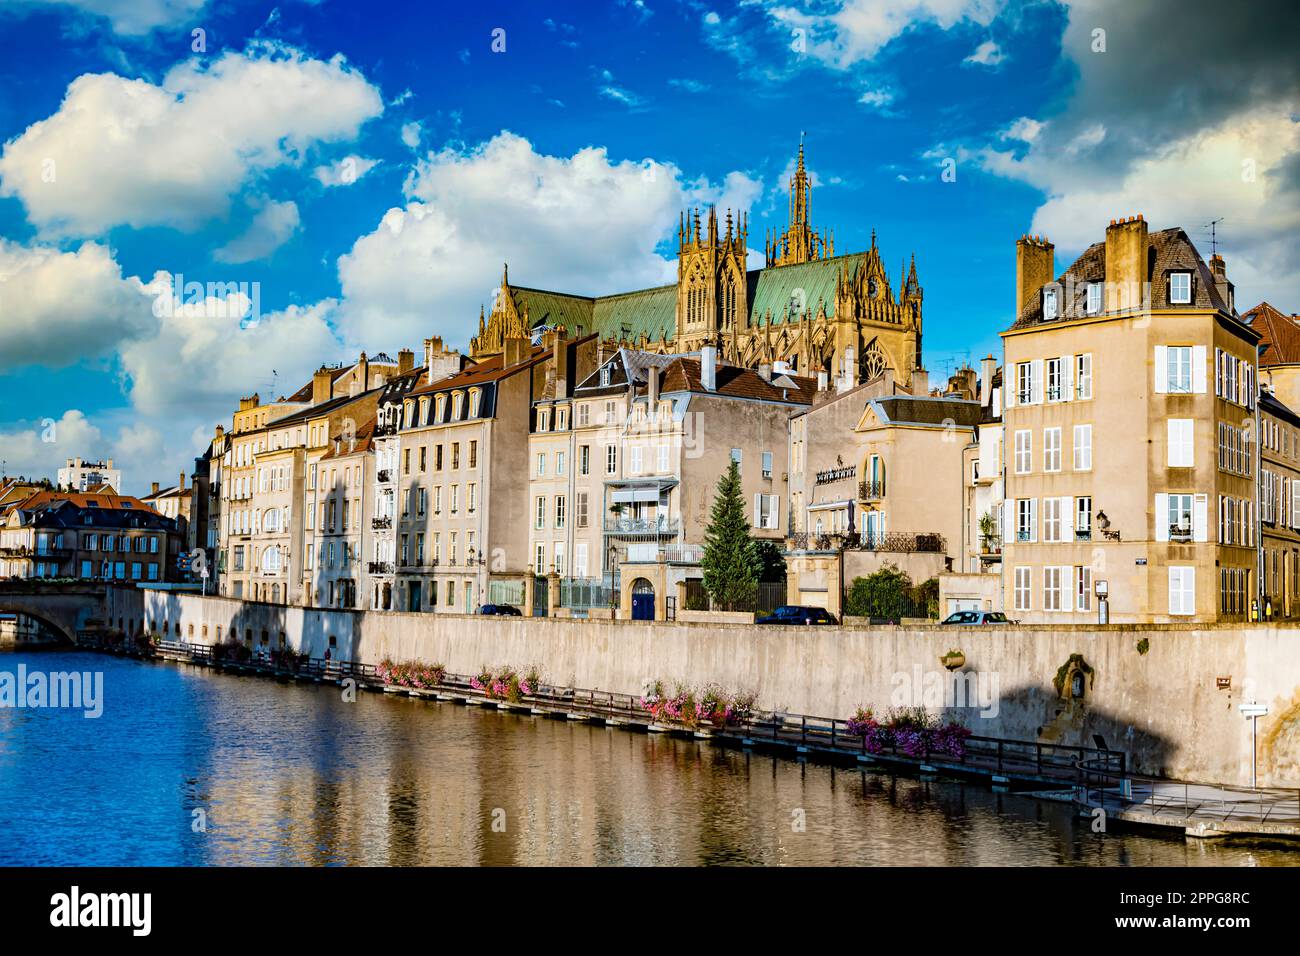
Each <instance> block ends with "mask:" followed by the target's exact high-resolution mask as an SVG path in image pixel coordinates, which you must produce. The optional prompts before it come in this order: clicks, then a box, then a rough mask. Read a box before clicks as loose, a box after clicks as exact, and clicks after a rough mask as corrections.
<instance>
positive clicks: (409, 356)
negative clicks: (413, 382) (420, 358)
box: [397, 349, 415, 375]
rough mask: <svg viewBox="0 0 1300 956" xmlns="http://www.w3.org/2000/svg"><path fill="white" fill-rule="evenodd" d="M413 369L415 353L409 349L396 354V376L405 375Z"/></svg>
mask: <svg viewBox="0 0 1300 956" xmlns="http://www.w3.org/2000/svg"><path fill="white" fill-rule="evenodd" d="M414 368H415V353H414V352H412V351H411V350H410V349H402V351H400V352H398V353H397V374H398V375H405V374H406V373H407V372H409V371H411V370H412V369H414Z"/></svg>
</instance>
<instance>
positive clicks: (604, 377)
mask: <svg viewBox="0 0 1300 956" xmlns="http://www.w3.org/2000/svg"><path fill="white" fill-rule="evenodd" d="M611 371H612V370H611V369H610V367H609V366H608V365H606V366H604V367H603V368H602V369H601V370H600V384H601V385H608V384H609V378H610V373H611Z"/></svg>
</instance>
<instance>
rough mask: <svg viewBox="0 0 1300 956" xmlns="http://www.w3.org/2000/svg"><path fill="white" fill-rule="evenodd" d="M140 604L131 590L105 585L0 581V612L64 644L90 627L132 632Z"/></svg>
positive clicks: (138, 626)
mask: <svg viewBox="0 0 1300 956" xmlns="http://www.w3.org/2000/svg"><path fill="white" fill-rule="evenodd" d="M143 609H144V602H143V600H142V595H141V593H140V592H139V591H137V590H135V589H134V588H119V587H113V586H111V585H108V584H94V583H89V582H88V583H85V584H80V583H77V584H68V583H58V584H53V583H44V582H39V581H30V580H28V581H0V611H8V612H11V613H14V614H22V615H26V616H27V617H30V618H32V619H34V620H36V621H39V622H40V623H42V624H44V625H45V626H46V627H48V628H49V629H50V630H51V631H53V632H54V633H55V634H57V635H58V636H59V638H60V639H61V640H62V641H63V642H65V643H68V644H74V643H76V640H77V635H78V634H80V633H81V632H83V631H85V630H87V629H89V628H94V627H102V628H106V629H108V630H120V631H122V632H124V633H128V634H129V633H136V632H138V631H139V630H140V629H141V627H142V625H143Z"/></svg>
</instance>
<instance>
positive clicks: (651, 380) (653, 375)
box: [646, 365, 659, 415]
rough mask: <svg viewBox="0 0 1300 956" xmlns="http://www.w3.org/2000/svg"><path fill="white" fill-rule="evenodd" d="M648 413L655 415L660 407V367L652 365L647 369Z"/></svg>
mask: <svg viewBox="0 0 1300 956" xmlns="http://www.w3.org/2000/svg"><path fill="white" fill-rule="evenodd" d="M646 377H647V383H648V384H647V385H646V403H647V407H646V411H647V412H648V413H649V414H650V415H653V414H654V413H655V409H657V408H658V407H659V366H658V365H651V366H650V367H649V368H647V369H646Z"/></svg>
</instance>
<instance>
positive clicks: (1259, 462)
mask: <svg viewBox="0 0 1300 956" xmlns="http://www.w3.org/2000/svg"><path fill="white" fill-rule="evenodd" d="M1254 379H1255V380H1254V382H1253V383H1252V385H1251V390H1252V391H1253V392H1254V393H1255V394H1254V396H1253V398H1254V405H1255V426H1254V427H1255V454H1254V456H1253V457H1254V459H1255V460H1254V466H1255V477H1254V486H1255V494H1254V498H1255V515H1254V520H1253V521H1252V522H1251V523H1252V524H1253V525H1254V526H1255V528H1254V530H1255V602H1256V607H1258V608H1259V619H1260V620H1263V618H1264V526H1263V522H1262V520H1261V517H1260V510H1259V483H1260V479H1261V477H1262V468H1263V463H1264V436H1263V435H1261V434H1260V431H1259V343H1255V370H1254ZM1246 618H1247V620H1249V618H1250V611H1249V609H1247V611H1246Z"/></svg>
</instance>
